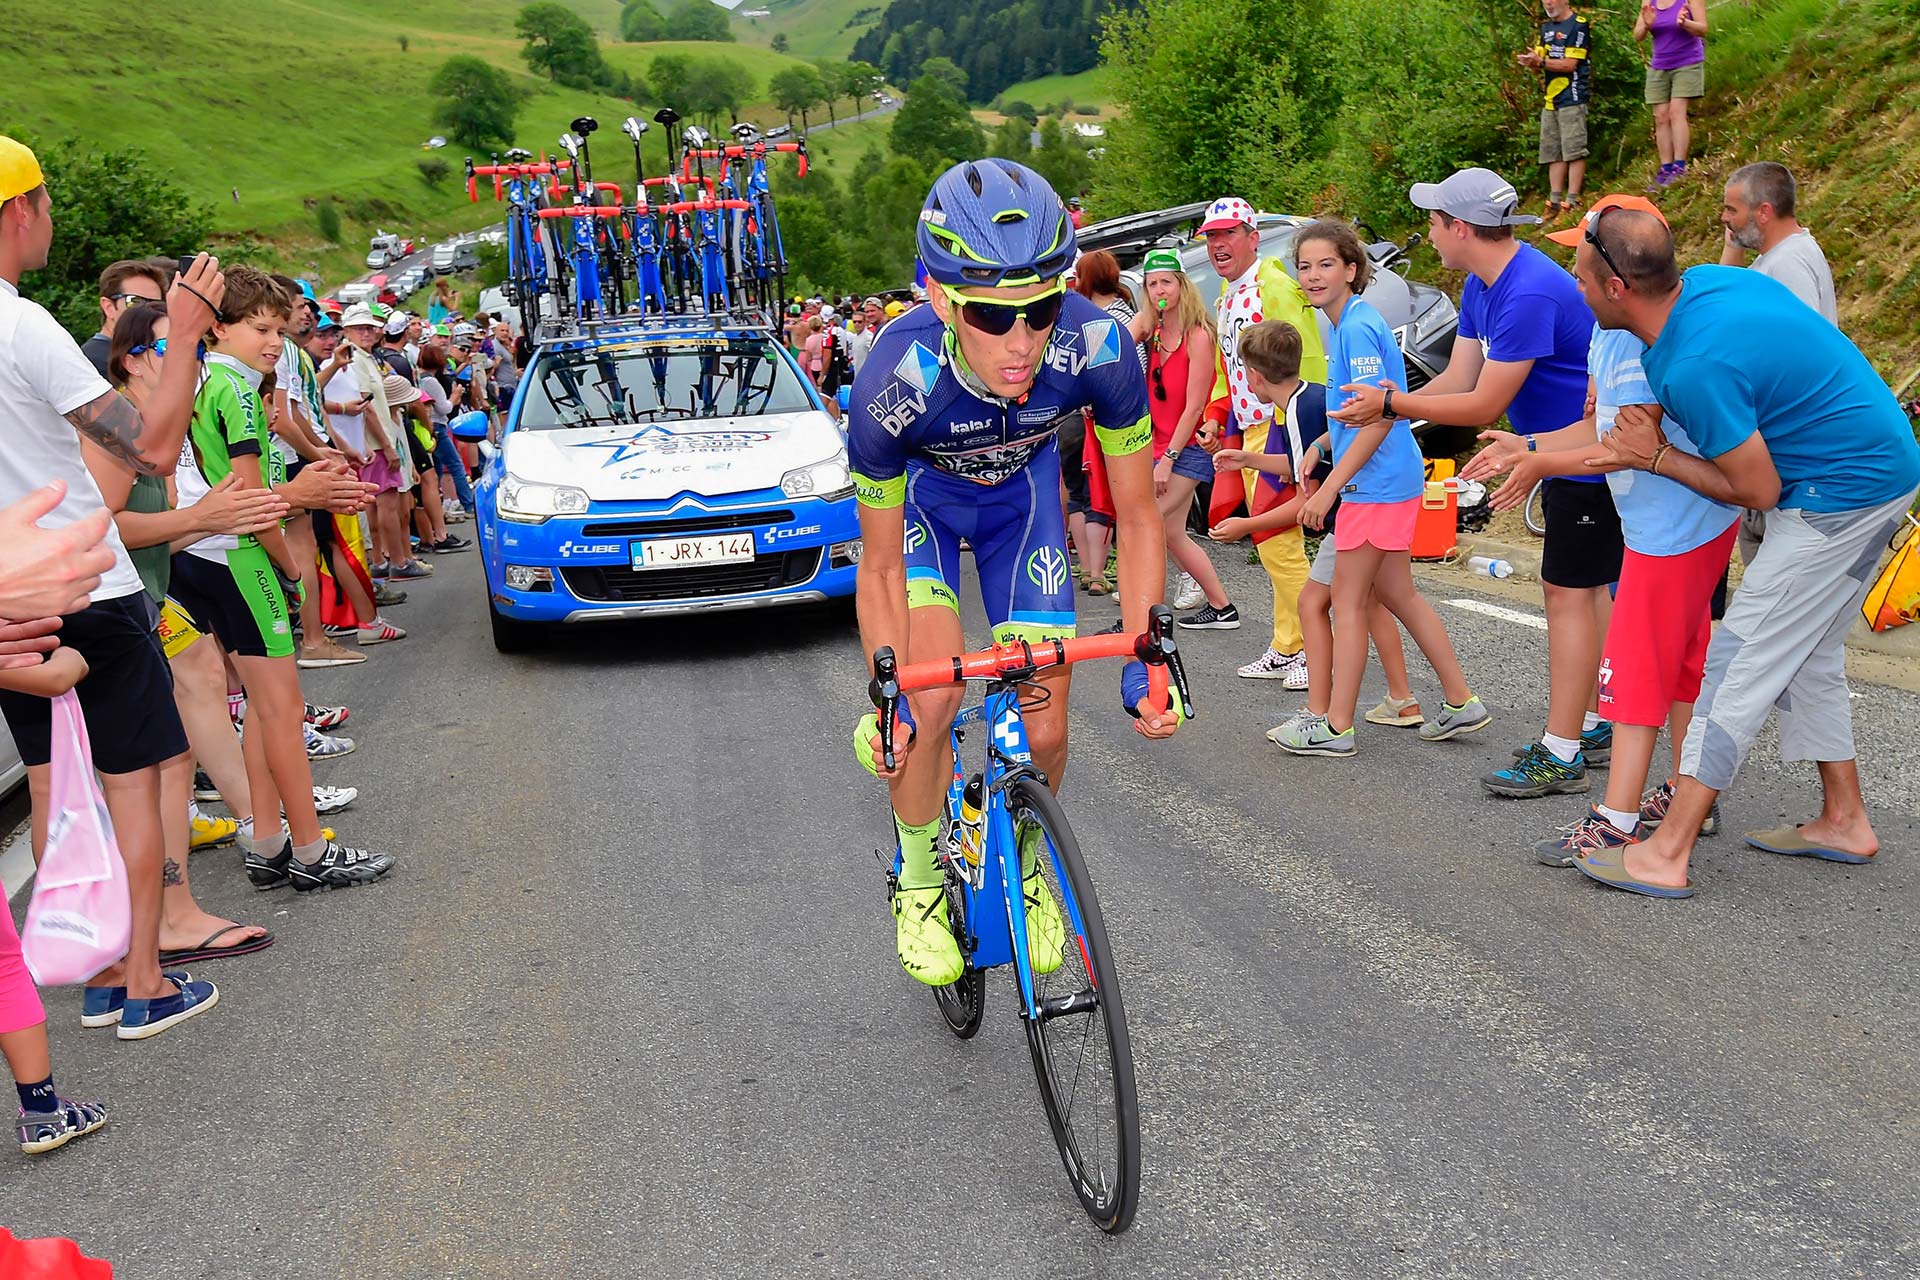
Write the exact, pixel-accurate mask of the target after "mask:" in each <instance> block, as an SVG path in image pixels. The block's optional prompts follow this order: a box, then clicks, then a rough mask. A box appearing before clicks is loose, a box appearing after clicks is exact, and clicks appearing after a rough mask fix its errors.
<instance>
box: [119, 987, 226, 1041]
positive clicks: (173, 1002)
mask: <svg viewBox="0 0 1920 1280" xmlns="http://www.w3.org/2000/svg"><path fill="white" fill-rule="evenodd" d="M171 981H172V982H173V985H174V986H175V987H176V988H177V990H175V991H174V993H173V994H172V995H170V996H155V997H154V998H153V999H151V1000H133V999H129V1000H127V1002H126V1005H125V1009H124V1011H123V1012H122V1014H121V1017H120V1027H119V1029H118V1030H117V1031H115V1032H114V1034H115V1035H117V1036H119V1037H120V1038H121V1039H122V1040H145V1039H146V1038H147V1037H148V1036H157V1035H159V1034H160V1033H161V1032H162V1031H165V1030H166V1029H167V1028H168V1027H171V1026H173V1025H174V1024H175V1023H180V1022H185V1021H186V1020H187V1019H188V1018H191V1017H194V1016H195V1015H197V1014H202V1013H205V1012H206V1011H207V1010H209V1009H211V1008H213V1006H215V1005H216V1004H219V1003H220V992H219V990H218V989H217V988H215V986H214V985H213V984H212V983H211V982H194V981H192V980H188V981H185V982H182V981H180V979H178V978H174V979H171Z"/></svg>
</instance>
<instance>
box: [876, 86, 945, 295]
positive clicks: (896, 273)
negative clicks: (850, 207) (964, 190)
mask: <svg viewBox="0 0 1920 1280" xmlns="http://www.w3.org/2000/svg"><path fill="white" fill-rule="evenodd" d="M903 114H904V109H903ZM941 163H942V166H943V167H944V164H945V162H944V161H942V162H941ZM934 172H937V170H935V171H932V172H930V171H929V170H928V169H927V168H926V167H924V166H922V165H921V164H920V163H919V162H918V161H916V160H914V159H912V158H911V157H908V156H904V155H897V156H895V157H894V158H893V159H891V160H889V161H887V163H886V165H885V167H883V168H882V169H881V170H880V172H879V173H878V174H876V175H874V176H873V177H871V178H869V179H867V183H866V185H865V186H864V187H862V188H861V189H860V200H861V203H862V204H864V205H865V206H866V214H867V230H868V234H867V236H866V238H865V239H864V240H863V241H862V243H861V255H862V257H863V258H870V259H871V260H872V261H873V262H874V263H875V264H876V265H878V266H879V267H880V268H881V270H882V271H884V272H885V273H887V274H888V275H890V276H891V278H892V279H893V280H894V281H896V282H901V283H904V282H905V281H906V280H907V279H908V278H909V277H910V273H911V272H912V271H913V257H914V235H915V233H916V232H917V230H918V229H919V226H920V206H921V205H923V204H925V203H926V200H927V189H928V188H929V187H931V186H932V185H933V173H934Z"/></svg>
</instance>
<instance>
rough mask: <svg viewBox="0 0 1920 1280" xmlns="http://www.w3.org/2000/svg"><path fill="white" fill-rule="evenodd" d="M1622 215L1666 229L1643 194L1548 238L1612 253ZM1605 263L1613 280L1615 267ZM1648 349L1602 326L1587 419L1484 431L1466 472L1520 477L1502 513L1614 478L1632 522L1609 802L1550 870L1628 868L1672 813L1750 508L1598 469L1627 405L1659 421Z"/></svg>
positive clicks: (1565, 845) (1648, 477) (1673, 436)
mask: <svg viewBox="0 0 1920 1280" xmlns="http://www.w3.org/2000/svg"><path fill="white" fill-rule="evenodd" d="M1620 209H1632V210H1636V211H1638V212H1641V213H1646V214H1651V215H1652V216H1653V217H1655V218H1659V219H1660V222H1661V225H1663V226H1664V225H1665V224H1666V218H1665V217H1664V216H1662V215H1661V213H1660V210H1659V208H1658V207H1657V206H1656V205H1654V204H1653V203H1652V202H1650V201H1648V200H1644V199H1642V198H1641V197H1639V196H1620V195H1610V196H1603V197H1602V198H1601V199H1600V200H1599V202H1598V203H1596V204H1595V205H1594V207H1593V211H1592V212H1591V213H1589V214H1588V215H1587V216H1586V217H1585V218H1584V219H1583V220H1582V221H1581V222H1580V224H1579V225H1577V226H1573V227H1569V228H1567V229H1566V230H1565V231H1556V232H1553V233H1551V234H1549V235H1548V237H1547V239H1549V240H1552V241H1554V242H1555V243H1557V244H1563V245H1566V246H1568V247H1569V248H1578V247H1579V246H1580V244H1581V242H1582V241H1583V240H1584V241H1586V242H1587V243H1589V244H1596V245H1601V246H1604V245H1605V244H1606V241H1605V240H1602V239H1597V237H1598V236H1599V235H1600V234H1601V232H1602V230H1603V229H1604V228H1605V225H1606V217H1607V215H1608V214H1609V213H1612V212H1614V211H1615V210H1620ZM1602 251H1604V250H1602ZM1601 265H1602V268H1603V270H1602V272H1601V274H1602V275H1603V276H1605V275H1606V274H1607V273H1606V272H1605V270H1604V267H1605V262H1604V259H1602V260H1601ZM1579 279H1580V286H1581V288H1582V289H1583V290H1584V289H1598V290H1601V291H1602V292H1603V296H1604V290H1606V289H1608V288H1613V289H1619V288H1620V287H1622V285H1623V282H1622V281H1621V280H1619V279H1617V278H1614V279H1600V280H1588V279H1586V278H1584V277H1579ZM1646 349H1647V348H1646V344H1645V343H1644V342H1642V341H1641V340H1640V339H1639V338H1637V337H1635V336H1634V335H1633V333H1632V332H1631V331H1630V330H1627V329H1603V328H1601V327H1600V326H1599V325H1597V324H1596V325H1595V326H1594V330H1593V338H1592V341H1591V343H1590V345H1589V347H1588V350H1587V404H1588V406H1589V408H1588V411H1587V416H1586V417H1585V418H1583V419H1581V420H1580V421H1579V422H1576V423H1574V424H1573V425H1571V426H1569V427H1565V428H1563V429H1561V430H1559V431H1550V432H1544V433H1542V434H1539V435H1535V436H1528V437H1521V436H1516V435H1514V434H1512V433H1511V432H1506V431H1488V432H1485V433H1483V434H1482V435H1481V437H1480V438H1481V439H1482V440H1483V441H1485V442H1486V444H1487V447H1486V448H1485V449H1484V450H1482V451H1481V452H1480V453H1479V454H1477V455H1475V457H1474V458H1473V460H1472V461H1471V462H1469V463H1468V464H1467V466H1466V468H1465V469H1464V470H1463V471H1462V474H1463V475H1465V476H1467V477H1469V478H1473V479H1479V478H1484V477H1487V476H1493V475H1498V474H1500V473H1501V472H1502V471H1508V470H1510V471H1512V473H1513V474H1512V476H1511V477H1510V478H1509V479H1508V480H1507V482H1506V484H1505V485H1503V486H1502V487H1501V488H1500V490H1499V491H1498V493H1497V494H1496V495H1495V498H1494V506H1496V507H1515V506H1518V505H1519V504H1520V503H1521V502H1522V501H1524V499H1525V495H1526V494H1527V493H1528V492H1529V491H1530V490H1531V489H1532V488H1533V486H1534V484H1535V482H1537V481H1539V480H1541V479H1544V478H1545V477H1547V476H1570V475H1583V474H1584V475H1591V474H1593V472H1594V471H1596V470H1605V471H1607V483H1608V485H1609V486H1610V487H1611V488H1612V490H1613V501H1614V505H1615V507H1617V508H1618V510H1619V512H1620V531H1621V535H1622V537H1623V539H1624V540H1625V543H1626V551H1625V553H1624V556H1623V558H1622V560H1621V566H1620V583H1619V590H1618V593H1617V595H1616V596H1615V599H1614V605H1613V616H1612V620H1611V621H1610V623H1609V624H1608V627H1607V635H1606V643H1605V647H1604V648H1603V650H1602V657H1601V661H1600V675H1599V684H1600V692H1599V702H1600V714H1601V715H1603V716H1605V717H1606V718H1607V719H1608V720H1610V721H1612V723H1613V761H1612V772H1611V773H1610V774H1609V775H1608V778H1607V794H1606V798H1605V799H1604V800H1603V801H1602V802H1601V803H1599V804H1597V805H1594V806H1592V807H1591V808H1590V809H1588V811H1587V813H1586V815H1585V816H1584V817H1582V818H1580V819H1579V820H1577V821H1575V822H1574V823H1572V824H1570V825H1569V826H1567V827H1565V828H1563V829H1562V830H1561V831H1560V833H1559V834H1558V835H1556V836H1552V837H1549V838H1547V839H1545V840H1542V841H1541V842H1540V843H1539V844H1537V845H1536V846H1535V847H1534V851H1535V854H1536V856H1537V857H1539V859H1540V860H1541V861H1542V862H1545V863H1548V864H1549V865H1552V866H1561V867H1570V866H1572V865H1574V863H1575V862H1577V861H1578V860H1580V859H1581V858H1584V857H1586V856H1588V855H1589V854H1595V855H1598V856H1600V857H1602V858H1603V859H1604V858H1615V859H1617V857H1618V854H1617V853H1614V852H1613V851H1614V850H1617V849H1620V848H1622V847H1623V846H1625V845H1628V844H1631V843H1633V842H1634V841H1635V840H1637V839H1638V838H1639V837H1640V835H1641V834H1642V833H1643V832H1644V831H1651V830H1653V829H1654V828H1656V827H1658V826H1659V825H1660V823H1661V821H1662V820H1663V819H1664V818H1665V817H1666V813H1667V806H1668V804H1669V803H1670V802H1671V801H1672V799H1673V779H1671V778H1668V779H1666V780H1663V781H1662V782H1661V784H1660V785H1659V786H1658V787H1655V788H1654V789H1653V790H1652V791H1649V792H1646V794H1645V795H1644V796H1643V795H1642V790H1643V788H1644V787H1645V786H1646V781H1647V771H1648V769H1649V767H1650V766H1651V764H1652V761H1653V748H1654V744H1655V742H1656V740H1657V739H1658V738H1659V735H1660V726H1661V725H1662V724H1666V725H1667V726H1668V727H1669V729H1668V731H1669V734H1670V735H1671V737H1672V742H1673V758H1674V760H1675V762H1676V763H1677V762H1678V761H1679V759H1680V748H1681V744H1682V743H1683V742H1684V740H1685V738H1686V733H1687V725H1688V722H1689V721H1690V720H1691V719H1692V717H1693V703H1694V699H1695V698H1697V697H1698V696H1699V693H1700V684H1701V681H1702V678H1703V676H1704V674H1705V670H1706V659H1707V641H1708V639H1709V633H1710V628H1711V621H1710V616H1709V615H1710V612H1711V608H1712V601H1713V592H1714V588H1715V586H1717V585H1718V583H1719V581H1720V575H1721V574H1722V573H1723V572H1725V571H1726V567H1727V558H1728V556H1729V555H1730V554H1731V552H1732V550H1733V539H1734V534H1735V532H1736V531H1737V529H1738V527H1739V521H1740V508H1738V507H1736V506H1730V505H1728V504H1727V503H1724V502H1717V501H1715V500H1713V499H1712V498H1708V497H1706V496H1704V495H1702V494H1700V493H1698V492H1696V491H1695V490H1693V489H1689V488H1688V487H1687V486H1685V485H1683V484H1680V483H1679V482H1677V481H1675V480H1672V479H1670V478H1668V477H1666V476H1663V475H1661V474H1659V471H1658V469H1655V470H1653V471H1644V472H1643V471H1631V470H1625V469H1620V470H1615V469H1612V468H1611V467H1596V466H1595V465H1594V461H1593V455H1594V454H1595V448H1594V445H1595V443H1596V442H1597V441H1598V440H1600V439H1601V438H1603V437H1605V436H1606V435H1607V434H1608V433H1609V432H1610V431H1612V430H1613V424H1614V419H1615V418H1616V417H1617V416H1618V414H1619V412H1620V410H1621V408H1622V407H1623V406H1626V405H1649V406H1652V408H1653V411H1654V412H1656V413H1657V412H1659V403H1658V401H1657V399H1656V398H1655V396H1654V394H1653V388H1652V386H1651V385H1650V384H1649V383H1648V381H1647V375H1646V371H1645V370H1644V369H1642V368H1641V364H1640V358H1641V356H1642V355H1643V354H1644V353H1645V352H1646ZM1661 426H1662V429H1663V430H1664V431H1665V432H1666V438H1667V441H1668V443H1669V444H1670V445H1671V446H1672V447H1673V448H1674V449H1676V450H1679V451H1681V452H1683V453H1688V454H1693V455H1695V456H1698V455H1699V453H1700V450H1699V449H1698V448H1697V447H1696V446H1695V444H1694V442H1693V440H1692V439H1691V438H1690V437H1689V436H1688V435H1687V433H1686V430H1685V429H1684V428H1683V427H1682V426H1681V425H1680V424H1679V423H1677V422H1675V421H1674V420H1673V419H1672V418H1670V417H1669V418H1664V419H1663V421H1662V423H1661ZM1719 822H1720V814H1719V810H1718V809H1717V808H1716V809H1714V810H1713V811H1711V812H1710V813H1709V814H1708V816H1707V819H1706V821H1705V823H1703V824H1702V826H1701V833H1702V834H1704V835H1711V834H1713V833H1714V832H1715V831H1717V830H1718V829H1719Z"/></svg>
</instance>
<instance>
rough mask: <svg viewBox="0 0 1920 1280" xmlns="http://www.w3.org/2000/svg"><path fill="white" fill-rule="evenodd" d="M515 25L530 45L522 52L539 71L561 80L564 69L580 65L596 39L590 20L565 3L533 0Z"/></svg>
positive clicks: (516, 29)
mask: <svg viewBox="0 0 1920 1280" xmlns="http://www.w3.org/2000/svg"><path fill="white" fill-rule="evenodd" d="M513 29H514V32H515V34H517V35H518V36H519V37H520V38H521V39H522V40H524V41H526V48H524V49H522V50H521V51H520V56H521V57H523V58H525V59H526V60H527V65H528V66H529V67H531V68H532V69H533V70H535V71H544V72H546V73H547V79H548V80H552V81H558V80H559V79H560V73H561V72H562V71H565V70H569V69H571V68H574V67H577V66H578V65H579V63H580V61H581V59H582V58H584V57H585V56H586V50H587V48H588V47H589V46H590V45H592V44H595V43H597V42H595V41H594V35H593V28H592V27H589V26H588V25H587V23H586V20H585V19H584V18H582V17H581V16H580V15H579V14H577V13H575V12H574V11H573V10H571V9H569V8H567V6H565V5H563V4H555V3H552V2H551V0H547V2H546V3H541V4H530V5H528V6H527V7H526V8H524V9H522V10H521V11H520V16H519V17H517V18H515V19H514V22H513Z"/></svg>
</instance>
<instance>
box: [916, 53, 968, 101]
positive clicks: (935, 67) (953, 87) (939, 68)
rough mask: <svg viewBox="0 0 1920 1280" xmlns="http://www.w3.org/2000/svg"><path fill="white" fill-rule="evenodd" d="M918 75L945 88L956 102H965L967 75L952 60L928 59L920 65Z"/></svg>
mask: <svg viewBox="0 0 1920 1280" xmlns="http://www.w3.org/2000/svg"><path fill="white" fill-rule="evenodd" d="M920 74H921V75H923V76H932V77H933V78H934V79H935V80H938V81H939V82H940V83H941V84H943V85H945V86H947V88H948V89H949V90H950V91H951V92H952V94H953V97H954V99H955V100H956V101H958V102H965V101H966V100H967V73H966V72H965V71H962V70H961V69H960V66H959V64H958V63H956V62H954V60H953V59H952V58H928V59H927V60H926V61H925V62H922V63H921V64H920Z"/></svg>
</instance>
